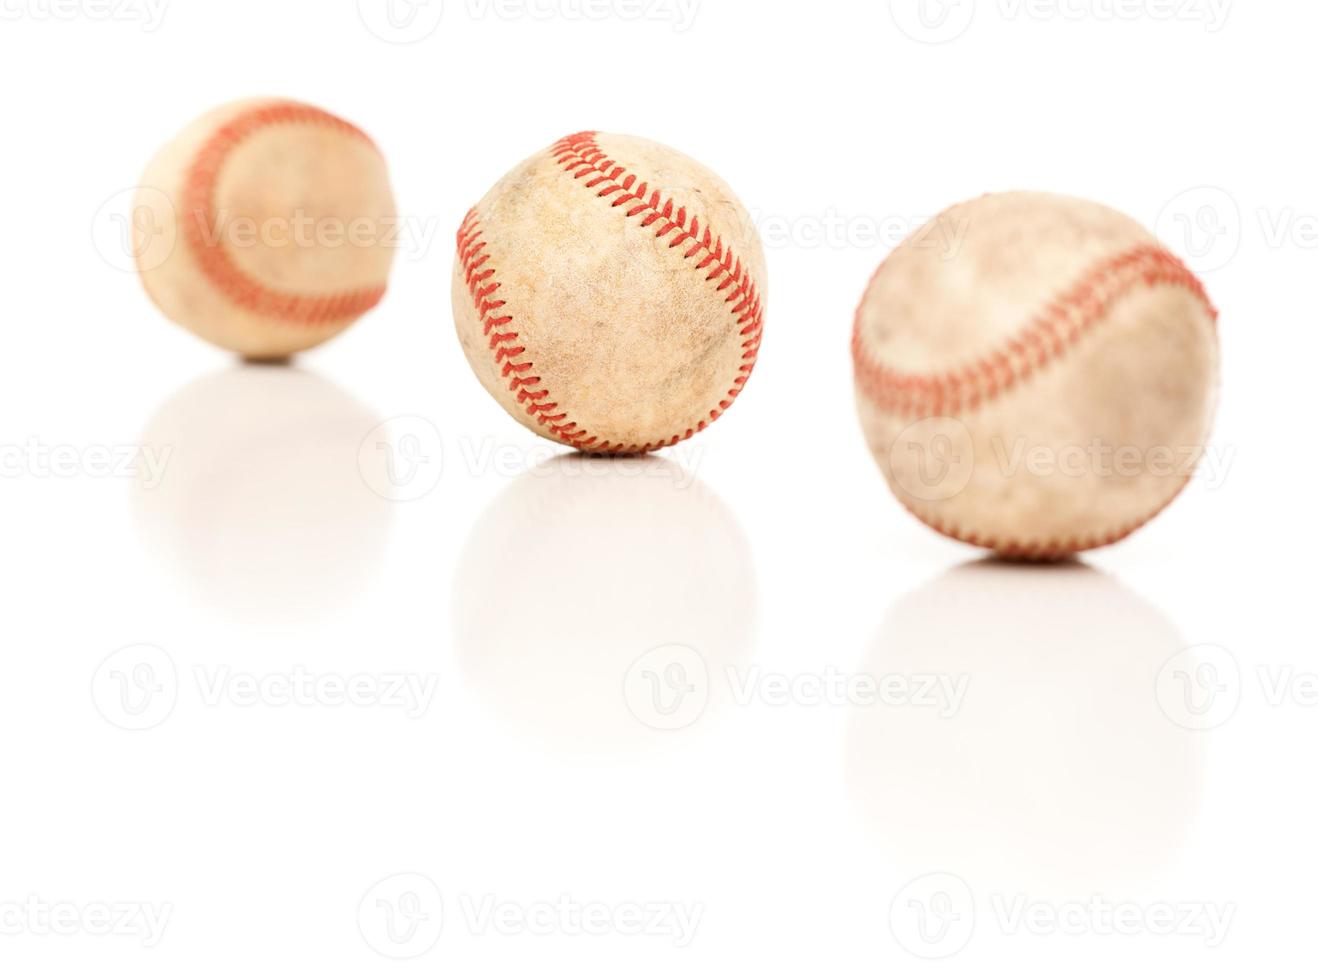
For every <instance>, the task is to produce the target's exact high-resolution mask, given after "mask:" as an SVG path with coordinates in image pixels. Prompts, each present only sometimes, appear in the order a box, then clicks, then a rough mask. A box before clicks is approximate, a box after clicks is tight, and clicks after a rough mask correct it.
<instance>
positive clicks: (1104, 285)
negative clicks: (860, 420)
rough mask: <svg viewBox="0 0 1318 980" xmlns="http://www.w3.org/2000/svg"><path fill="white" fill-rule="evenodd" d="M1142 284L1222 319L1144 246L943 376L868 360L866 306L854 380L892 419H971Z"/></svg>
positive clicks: (855, 346)
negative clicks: (1178, 293) (1191, 300)
mask: <svg viewBox="0 0 1318 980" xmlns="http://www.w3.org/2000/svg"><path fill="white" fill-rule="evenodd" d="M880 271H882V270H880ZM1140 284H1143V285H1145V286H1148V287H1153V286H1160V285H1161V286H1180V287H1183V288H1185V289H1187V290H1189V291H1190V292H1191V293H1192V294H1193V295H1194V296H1195V297H1196V298H1198V299H1199V300H1200V301H1201V302H1202V303H1203V304H1204V306H1205V307H1207V309H1208V311H1209V314H1210V315H1211V316H1212V318H1213V319H1214V321H1216V319H1217V310H1215V309H1214V308H1213V305H1212V303H1211V302H1210V300H1209V298H1208V294H1207V292H1206V291H1205V290H1204V287H1203V284H1202V283H1200V282H1199V280H1198V279H1197V278H1195V276H1194V274H1193V273H1192V272H1191V271H1190V270H1189V269H1187V268H1186V267H1185V265H1183V264H1182V263H1181V261H1180V260H1179V259H1178V258H1176V256H1174V255H1172V254H1171V253H1170V252H1168V251H1167V250H1166V249H1163V248H1161V247H1159V246H1156V245H1142V246H1140V247H1138V248H1135V249H1132V250H1131V251H1128V252H1124V253H1122V254H1120V255H1118V256H1116V257H1115V258H1113V259H1110V260H1108V261H1106V262H1104V263H1102V264H1101V265H1099V266H1097V267H1096V268H1094V269H1093V270H1092V271H1090V272H1089V274H1087V275H1086V276H1084V277H1083V278H1082V279H1081V280H1080V282H1079V283H1078V284H1077V285H1076V286H1075V287H1073V288H1072V289H1070V290H1069V291H1067V292H1066V293H1064V294H1062V295H1061V296H1060V297H1058V298H1057V299H1056V300H1054V301H1053V302H1051V303H1049V304H1048V305H1047V306H1046V307H1045V309H1044V312H1043V313H1041V314H1039V315H1038V316H1036V317H1035V318H1034V319H1033V320H1032V321H1031V322H1030V324H1029V325H1028V326H1026V327H1025V328H1024V329H1023V330H1020V331H1019V332H1017V333H1016V334H1015V335H1014V336H1013V337H1011V338H1009V339H1008V340H1007V341H1006V342H1005V343H1003V344H1002V345H1000V346H999V347H998V348H997V349H996V350H993V351H991V352H990V353H988V354H985V355H983V356H982V357H980V358H978V359H977V360H975V361H974V362H972V363H971V364H969V365H967V366H965V367H963V368H961V369H959V370H952V371H948V372H946V373H943V374H918V373H906V372H902V371H898V370H896V369H894V368H890V367H887V366H886V365H884V364H883V363H882V362H880V361H877V360H874V359H873V358H871V357H870V356H869V354H868V352H867V351H866V350H865V348H864V343H863V341H862V338H861V332H862V330H861V327H862V319H863V313H864V303H862V304H861V308H860V310H859V311H857V314H856V325H855V330H854V331H853V333H852V355H853V357H854V359H855V365H856V377H857V380H858V381H859V382H860V386H861V389H862V390H863V391H864V392H865V394H866V395H867V397H869V398H870V399H871V401H873V402H874V404H875V405H876V406H877V407H879V408H880V409H882V410H883V411H885V412H890V413H892V414H894V415H898V416H901V417H905V418H909V419H920V418H929V417H931V416H937V415H944V414H947V413H953V412H958V411H974V410H975V409H977V408H979V407H980V405H983V404H985V403H987V402H990V401H992V400H993V399H995V398H997V397H999V396H1001V395H1003V394H1005V393H1006V392H1008V391H1010V390H1011V389H1012V388H1014V387H1015V386H1016V385H1018V384H1019V383H1021V382H1022V381H1025V380H1026V379H1028V378H1029V377H1030V376H1031V375H1032V374H1034V373H1035V372H1036V371H1040V370H1042V369H1043V368H1045V367H1047V366H1048V364H1050V363H1051V362H1052V361H1054V360H1056V359H1058V358H1060V357H1061V356H1062V355H1064V354H1065V353H1067V352H1068V351H1070V350H1072V349H1073V348H1074V347H1075V346H1076V344H1078V343H1079V341H1080V340H1081V338H1083V337H1084V336H1085V335H1086V334H1087V333H1089V332H1090V331H1091V330H1092V329H1093V328H1094V327H1095V326H1096V325H1097V324H1098V323H1099V322H1101V321H1102V320H1103V318H1104V317H1105V316H1106V315H1107V313H1108V311H1109V310H1111V308H1112V306H1113V304H1114V303H1116V301H1117V300H1119V299H1121V298H1122V297H1123V296H1125V295H1126V294H1127V293H1129V292H1130V291H1131V290H1132V289H1134V288H1135V287H1136V286H1138V285H1140Z"/></svg>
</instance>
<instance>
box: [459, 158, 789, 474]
mask: <svg viewBox="0 0 1318 980" xmlns="http://www.w3.org/2000/svg"><path fill="white" fill-rule="evenodd" d="M595 137H596V134H595V133H594V132H584V133H577V134H575V135H573V136H568V137H566V138H565V139H562V140H560V141H559V142H557V143H555V144H554V145H553V146H552V147H551V148H550V150H549V152H550V153H551V154H552V155H553V157H554V159H555V161H556V162H557V163H558V164H560V165H561V166H562V167H563V169H564V170H565V171H567V172H568V173H569V174H571V175H572V177H573V178H574V179H575V180H578V181H582V180H584V181H585V184H584V185H583V186H584V187H585V188H586V189H587V190H592V191H595V197H597V198H600V199H601V200H603V199H607V198H610V197H612V198H614V200H613V201H612V202H611V206H612V207H615V208H617V207H621V206H623V205H626V204H631V205H632V206H631V207H629V208H628V209H627V211H626V213H625V215H624V216H625V217H626V218H628V219H630V218H636V217H640V216H642V215H644V216H645V217H644V218H643V220H642V221H641V223H640V224H641V227H642V228H649V227H652V226H653V225H655V224H659V225H660V227H659V228H658V229H657V230H656V232H655V237H656V238H665V237H668V236H673V240H672V241H671V242H669V243H668V247H669V248H678V247H680V246H682V245H686V244H687V243H688V242H689V243H690V247H689V248H688V249H687V251H686V252H685V253H684V254H683V256H682V258H683V259H684V260H692V259H696V258H697V257H700V261H699V262H697V263H695V264H694V266H693V267H694V269H695V271H697V272H704V271H706V270H709V274H708V275H707V276H706V277H705V281H706V282H714V281H715V280H718V281H719V282H718V285H717V286H716V287H715V289H716V291H717V292H720V293H722V292H727V293H728V295H727V296H726V297H725V298H724V303H725V304H729V305H731V306H732V309H731V310H730V311H729V312H730V314H731V315H732V316H734V317H736V318H737V319H736V325H737V326H738V327H740V328H741V330H740V336H741V337H742V338H743V340H742V344H741V347H742V351H743V353H742V360H741V364H740V365H739V366H738V368H737V377H736V378H735V379H734V380H733V382H732V386H731V387H730V388H729V389H728V392H727V396H726V397H725V398H723V399H721V400H720V401H719V403H718V405H717V406H716V407H715V408H712V409H710V411H709V412H708V418H701V419H699V420H698V421H697V422H695V423H694V424H693V425H692V426H691V427H690V428H687V429H686V430H685V431H683V432H680V433H678V434H677V435H674V436H672V437H671V438H670V439H667V440H664V441H662V442H651V443H646V444H645V445H643V446H638V445H631V446H624V445H622V444H618V443H611V442H607V441H605V442H600V441H599V437H598V436H593V435H591V434H590V433H589V432H588V431H586V430H585V429H582V428H581V427H580V426H579V425H578V424H577V423H576V422H573V421H571V420H569V418H568V413H567V412H566V411H564V410H562V409H561V408H560V406H559V404H558V402H556V401H554V400H553V399H552V398H551V397H550V394H549V391H548V390H546V389H544V388H543V386H542V384H541V380H540V378H539V377H538V376H536V375H535V373H534V362H533V361H531V360H524V361H523V360H521V358H522V355H524V354H525V353H526V347H525V346H524V345H519V344H518V336H519V335H518V333H517V332H516V331H515V330H512V329H511V328H509V324H511V323H512V321H513V317H512V316H511V315H509V313H508V311H507V310H506V309H505V307H506V304H507V301H506V300H503V299H499V298H496V297H495V293H497V292H498V290H499V288H500V286H501V285H502V284H501V283H499V282H497V281H496V280H495V278H494V277H495V274H496V272H495V269H494V268H493V267H492V266H490V264H489V263H490V262H491V258H490V253H489V251H488V245H487V243H486V242H485V241H484V240H483V239H482V237H481V227H480V219H479V217H478V215H477V213H476V211H475V209H473V210H472V211H470V212H468V214H467V217H466V220H464V221H463V223H462V227H461V228H460V229H459V230H458V259H459V261H460V262H461V263H462V266H463V270H464V273H465V276H466V282H467V289H468V291H469V292H470V293H471V297H472V300H473V302H474V303H475V306H476V312H477V315H478V316H479V317H480V319H481V321H482V324H483V326H484V333H485V336H486V337H487V338H488V339H489V344H490V350H492V351H493V352H494V360H495V363H496V364H501V365H502V366H501V368H500V372H501V374H502V376H503V377H504V378H507V379H508V387H509V390H510V391H512V392H513V393H514V394H515V395H516V396H517V401H518V403H519V404H524V407H525V410H526V413H527V414H528V415H530V416H531V417H532V418H535V419H536V420H537V421H538V422H539V423H540V424H541V425H544V426H545V427H547V428H548V429H549V430H550V432H551V433H552V434H553V435H554V436H555V437H557V438H558V439H561V440H562V441H564V442H566V443H568V444H570V445H571V446H573V447H574V448H576V449H579V450H581V451H583V452H593V453H614V454H630V453H648V452H652V451H653V450H656V449H662V448H664V447H667V446H674V445H676V444H677V443H679V442H682V441H683V440H685V439H690V438H691V437H692V436H694V435H695V434H696V433H697V432H703V431H704V430H705V428H707V427H708V426H709V424H710V423H712V422H714V421H715V420H717V419H718V418H719V416H721V415H722V414H723V413H724V412H726V411H727V410H728V408H729V407H731V405H732V403H733V402H734V401H736V399H737V396H738V395H740V394H741V392H742V390H743V389H744V388H745V387H746V383H747V382H748V381H749V380H750V377H751V373H752V372H753V371H754V370H755V362H756V360H757V359H758V357H759V352H760V338H761V336H762V334H763V332H764V304H763V302H762V301H761V298H760V292H759V289H758V288H757V287H756V285H755V282H754V280H753V279H752V277H751V273H750V269H749V267H747V266H744V265H743V264H742V262H741V261H740V260H739V259H738V258H737V257H736V256H735V255H734V254H733V253H732V249H731V248H730V247H729V246H727V245H725V244H724V242H723V239H722V238H721V237H718V238H715V237H714V235H713V233H712V232H711V231H710V228H709V226H708V224H706V225H705V226H704V227H703V228H702V226H701V224H700V219H699V218H697V217H696V216H695V215H693V214H688V212H687V209H686V208H685V207H684V206H679V205H678V204H677V203H676V202H674V201H673V200H672V199H671V198H664V197H663V196H661V194H660V192H659V190H658V189H657V188H651V187H650V185H649V183H648V182H646V181H641V180H638V178H637V176H636V175H635V174H630V173H628V172H627V171H626V170H625V169H624V168H623V167H621V166H618V165H617V164H616V163H615V161H613V160H609V159H606V158H605V154H604V152H603V151H602V150H600V148H599V146H598V145H597V144H596V142H595ZM702 253H703V255H702ZM533 389H534V390H533Z"/></svg>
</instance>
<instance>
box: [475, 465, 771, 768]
mask: <svg viewBox="0 0 1318 980" xmlns="http://www.w3.org/2000/svg"><path fill="white" fill-rule="evenodd" d="M600 467H605V469H600ZM755 605H756V598H755V569H754V563H753V562H752V560H751V555H750V549H749V546H748V544H747V541H746V538H745V536H744V535H743V534H742V531H741V528H740V527H739V526H738V525H737V522H736V519H735V517H734V516H733V515H732V513H731V512H730V511H729V510H728V508H727V507H726V505H724V504H723V502H722V501H721V500H719V499H718V497H716V496H715V495H714V493H713V492H712V491H711V490H710V489H708V488H707V487H706V486H705V485H704V484H703V483H700V482H699V481H698V480H696V479H695V477H694V476H692V475H691V474H689V473H687V472H686V471H685V470H683V469H681V468H680V467H678V466H675V465H674V464H673V463H672V462H670V461H669V460H666V459H663V458H661V457H646V458H642V459H623V460H597V459H592V458H590V457H587V456H578V455H572V454H569V455H565V456H559V457H556V458H555V459H553V460H550V461H549V462H547V463H543V464H541V465H540V466H538V467H536V468H535V469H534V470H531V471H530V472H528V473H526V474H524V475H523V476H521V477H519V478H518V479H517V480H516V481H515V482H514V483H513V484H512V485H511V486H510V487H509V488H508V489H507V490H506V491H505V492H504V493H503V494H502V495H500V496H499V497H498V498H496V500H495V502H494V503H493V504H491V505H490V508H489V510H488V511H487V512H486V514H485V515H484V516H483V517H482V518H481V519H480V520H479V521H478V522H477V523H476V525H475V527H474V528H473V529H472V532H471V535H470V537H469V539H468V541H467V545H466V547H465V549H464V550H463V556H462V561H461V564H460V566H459V570H458V576H457V579H456V586H455V601H454V623H455V632H456V637H457V651H458V655H459V656H460V658H461V662H462V670H463V674H464V676H465V677H466V679H467V681H468V683H469V684H470V685H471V686H472V687H473V688H474V689H475V690H476V691H478V692H479V693H480V694H481V695H483V696H484V697H485V698H487V700H488V701H489V703H490V704H491V705H492V706H493V707H494V708H495V709H496V710H497V711H498V712H499V713H500V714H502V715H503V716H505V717H506V718H507V719H509V720H510V721H511V722H512V723H513V724H516V725H518V726H520V727H522V728H524V729H529V731H530V733H531V734H532V735H534V737H535V738H537V739H538V740H542V741H544V742H547V743H548V744H551V745H555V746H558V747H560V748H562V749H564V750H566V751H569V752H571V753H578V752H585V753H587V754H594V753H599V752H605V753H607V752H612V751H615V750H619V749H621V750H624V751H632V750H644V749H646V748H648V747H653V746H654V745H656V744H661V743H662V742H663V740H664V739H665V738H671V737H673V736H674V735H675V734H678V733H680V732H685V731H700V730H702V726H703V725H705V724H707V723H708V720H712V719H713V718H714V717H716V716H717V714H718V712H719V711H720V710H722V709H723V708H725V707H726V706H727V705H728V704H729V703H730V702H731V700H732V696H733V692H732V689H731V685H730V682H729V672H730V671H731V670H733V669H734V668H736V669H744V668H745V665H746V663H747V662H748V661H749V659H750V656H751V652H752V639H753V634H754V628H755V627H754V623H755Z"/></svg>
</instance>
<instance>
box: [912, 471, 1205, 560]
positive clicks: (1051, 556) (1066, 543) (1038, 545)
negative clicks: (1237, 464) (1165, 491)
mask: <svg viewBox="0 0 1318 980" xmlns="http://www.w3.org/2000/svg"><path fill="white" fill-rule="evenodd" d="M1189 483H1190V478H1189V477H1186V479H1185V480H1184V481H1182V482H1181V484H1180V485H1179V486H1178V487H1177V488H1176V491H1175V492H1174V493H1172V494H1171V495H1170V496H1169V497H1168V498H1167V499H1166V500H1165V501H1163V502H1162V503H1161V504H1159V505H1158V506H1157V507H1156V508H1155V509H1154V510H1153V511H1152V512H1151V513H1149V514H1148V515H1147V516H1145V517H1141V518H1139V519H1138V520H1135V521H1131V522H1130V523H1129V524H1126V525H1123V526H1122V527H1119V528H1118V529H1117V530H1115V531H1109V532H1107V533H1105V534H1090V535H1085V536H1083V537H1082V536H1079V535H1074V534H1073V535H1071V536H1070V537H1069V538H1049V539H1047V540H1039V541H1018V540H1016V539H1015V538H998V537H995V536H993V535H985V534H980V533H979V532H977V531H973V530H963V529H962V528H961V527H960V526H959V525H956V524H949V523H947V522H945V521H943V520H942V519H941V518H938V517H934V516H932V515H930V514H923V513H921V512H920V511H918V510H916V509H915V508H914V507H912V506H911V505H910V504H909V503H907V502H906V501H905V500H901V498H900V497H899V498H898V499H899V500H901V505H902V506H903V507H905V508H906V510H907V511H908V512H909V513H910V514H911V516H913V517H914V518H915V519H916V520H918V521H920V522H921V523H922V524H924V525H926V526H928V527H931V528H933V529H934V530H935V531H937V532H938V533H939V534H941V535H944V536H945V537H949V538H952V539H953V540H955V541H960V542H962V543H963V544H970V545H974V546H975V547H977V548H985V549H987V550H989V551H992V552H994V553H995V554H997V555H999V556H1000V557H1003V558H1011V559H1017V560H1021V561H1058V560H1061V559H1063V558H1069V557H1070V556H1071V555H1075V554H1079V553H1080V552H1082V551H1093V550H1094V549H1095V548H1106V547H1107V546H1108V545H1112V544H1116V543H1117V542H1118V541H1121V540H1123V539H1125V538H1128V537H1130V536H1131V535H1132V534H1134V533H1135V532H1136V531H1138V530H1139V529H1140V528H1142V527H1144V525H1146V524H1148V523H1149V522H1150V521H1152V520H1153V519H1154V518H1155V517H1157V516H1158V515H1159V514H1161V513H1162V512H1163V511H1164V510H1166V509H1167V508H1168V507H1170V506H1171V505H1172V503H1173V502H1174V501H1175V500H1176V498H1177V497H1179V496H1180V495H1181V493H1182V492H1183V491H1184V490H1185V488H1186V487H1187V486H1188V485H1189Z"/></svg>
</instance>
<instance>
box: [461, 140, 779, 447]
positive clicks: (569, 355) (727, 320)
mask: <svg viewBox="0 0 1318 980" xmlns="http://www.w3.org/2000/svg"><path fill="white" fill-rule="evenodd" d="M457 245H458V251H457V261H456V263H455V265H454V270H453V311H454V319H455V321H456V324H457V329H458V337H459V339H460V340H461V342H462V348H463V350H464V351H465V352H466V355H467V359H468V361H469V362H470V363H471V366H472V368H473V370H474V371H475V372H476V376H477V377H478V378H479V379H480V382H481V384H482V385H484V387H485V389H486V390H487V391H489V392H490V394H492V395H493V396H494V397H495V398H496V399H497V400H498V401H499V403H500V404H501V405H502V406H503V407H504V408H505V409H506V410H507V411H508V412H509V413H511V414H512V416H513V417H514V418H516V419H517V420H518V421H520V422H521V423H522V424H523V425H525V426H526V427H527V428H529V429H531V430H532V431H533V432H537V433H539V434H540V435H542V436H545V437H547V438H549V439H553V440H556V441H558V442H560V443H562V444H563V445H566V446H571V447H573V448H575V449H579V450H582V451H584V452H589V453H607V454H630V453H644V452H650V451H651V450H654V449H658V448H661V447H663V446H671V445H673V444H675V443H677V442H680V441H682V440H683V439H687V438H690V437H691V436H693V435H695V434H696V433H697V432H700V431H702V430H703V429H704V428H705V427H706V426H708V425H709V424H710V423H712V422H713V421H714V420H716V419H717V418H719V417H720V416H721V415H722V414H723V413H724V412H725V411H727V409H728V408H729V406H731V405H732V403H733V401H734V400H735V399H736V398H737V396H738V395H739V394H740V393H741V391H742V389H743V388H744V387H745V385H746V382H747V381H748V380H749V379H750V375H751V370H752V369H753V368H754V366H755V360H756V357H757V355H758V353H759V349H760V337H761V333H762V331H763V324H764V283H765V269H764V256H763V253H762V251H761V248H760V243H759V238H758V236H757V235H756V233H755V231H754V229H753V228H752V226H751V222H750V218H749V216H748V215H747V213H746V211H745V209H744V208H743V207H742V205H741V204H740V202H739V201H738V200H737V198H736V196H735V195H734V194H733V193H732V191H731V190H730V189H729V188H728V186H727V185H726V184H724V183H723V181H722V180H720V179H719V178H718V177H717V176H715V175H714V174H713V173H711V172H710V171H709V170H707V169H705V168H704V167H702V166H701V165H700V164H698V163H696V162H695V161H694V160H691V159H689V158H688V157H685V156H683V155H682V154H680V153H678V152H676V151H675V150H671V149H668V148H667V147H664V146H660V145H659V144H657V143H652V142H650V141H648V140H643V139H638V138H636V137H633V136H612V135H607V134H604V133H593V132H587V133H579V134H577V135H575V136H569V137H567V138H566V139H564V140H561V141H560V142H558V143H555V144H554V145H553V146H552V147H550V148H549V149H547V150H545V151H543V152H541V153H538V154H536V155H535V156H533V157H531V158H530V159H529V160H527V161H526V162H524V163H522V164H521V165H520V166H519V167H517V168H516V169H515V170H513V171H512V172H511V173H510V174H508V175H507V176H506V177H504V178H503V180H501V181H500V182H499V183H498V184H496V185H495V187H494V189H493V190H491V191H490V192H489V194H487V195H486V196H485V198H484V199H483V200H482V201H481V202H480V203H479V204H477V205H476V207H475V208H474V209H472V211H471V212H470V213H469V214H468V216H467V218H466V220H465V221H464V222H463V224H462V227H461V229H460V230H459V232H458V243H457Z"/></svg>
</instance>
